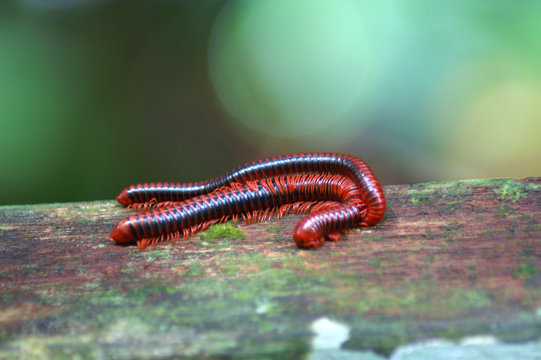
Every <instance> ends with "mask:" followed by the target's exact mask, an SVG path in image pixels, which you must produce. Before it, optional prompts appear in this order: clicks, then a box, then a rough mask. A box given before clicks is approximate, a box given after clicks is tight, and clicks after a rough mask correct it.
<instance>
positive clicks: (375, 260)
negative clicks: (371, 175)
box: [0, 178, 541, 359]
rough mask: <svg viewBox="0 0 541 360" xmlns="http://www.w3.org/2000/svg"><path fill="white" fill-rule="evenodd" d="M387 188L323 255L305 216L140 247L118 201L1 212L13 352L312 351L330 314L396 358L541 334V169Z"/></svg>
mask: <svg viewBox="0 0 541 360" xmlns="http://www.w3.org/2000/svg"><path fill="white" fill-rule="evenodd" d="M384 191H385V194H386V197H387V199H388V210H387V214H386V217H385V219H384V220H383V222H382V223H381V224H380V225H378V226H375V227H371V228H358V229H354V230H352V231H351V232H349V233H348V234H347V235H346V236H344V238H343V239H342V240H340V241H339V242H336V243H334V242H327V243H326V244H325V245H324V246H323V247H321V248H319V249H317V250H302V249H298V248H297V247H296V246H295V244H294V242H293V241H292V237H291V234H292V231H293V228H294V226H295V224H296V222H297V221H298V220H299V219H300V217H298V216H287V217H285V218H283V219H280V220H273V221H271V222H267V223H262V224H252V225H242V224H239V225H237V226H236V229H232V228H231V226H225V227H222V228H216V229H214V231H213V232H211V233H205V234H201V235H198V236H194V237H192V238H190V239H189V240H186V241H179V242H176V243H173V244H168V245H160V246H158V247H156V248H155V249H152V250H144V251H140V250H138V249H137V248H136V247H134V246H119V245H116V244H114V243H113V242H112V241H111V240H110V239H109V237H108V235H109V233H110V231H111V229H112V228H113V226H114V224H115V223H116V222H118V221H119V220H120V219H122V218H123V217H124V216H126V209H124V208H122V207H121V206H119V205H117V204H115V203H114V202H113V201H99V202H86V203H66V204H46V205H24V206H3V207H0V358H19V357H22V356H28V357H33V358H40V357H46V358H47V357H48V358H73V357H74V356H80V357H82V358H88V357H89V358H95V357H103V358H119V359H127V358H160V357H162V358H179V357H180V358H181V357H205V358H252V357H253V358H259V359H260V358H265V357H268V358H273V357H276V356H279V357H280V358H284V359H287V358H291V359H297V358H299V357H302V356H303V355H305V354H307V353H308V352H309V351H310V346H311V345H310V344H311V340H312V337H313V334H312V331H311V327H310V326H311V324H312V322H313V321H314V320H316V319H318V318H321V317H327V318H330V319H334V320H336V321H338V322H340V323H342V324H345V325H346V326H348V327H349V328H350V329H351V331H350V333H349V338H348V340H347V341H346V342H345V343H343V345H342V347H343V348H345V349H349V350H352V351H357V350H360V349H370V350H372V351H374V352H376V353H379V354H385V355H388V354H389V353H390V352H391V351H392V350H393V349H394V348H396V347H397V346H398V345H400V344H403V343H407V342H412V341H418V340H422V339H426V338H434V337H444V338H450V339H458V338H461V337H464V336H467V335H476V334H490V335H493V336H494V337H496V338H498V339H500V340H501V341H513V342H517V341H518V342H521V341H523V342H526V341H531V340H538V339H540V338H541V286H540V285H541V272H540V270H541V261H540V259H541V241H540V239H541V225H540V223H539V221H540V218H541V217H540V216H541V178H527V179H521V180H515V179H492V180H474V181H456V182H437V183H422V184H414V185H397V186H387V187H385V189H384ZM221 236H224V238H220V237H221Z"/></svg>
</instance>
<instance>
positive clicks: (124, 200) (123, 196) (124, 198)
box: [116, 189, 131, 206]
mask: <svg viewBox="0 0 541 360" xmlns="http://www.w3.org/2000/svg"><path fill="white" fill-rule="evenodd" d="M116 201H118V202H119V203H120V204H122V205H124V206H128V205H130V204H131V200H130V198H129V196H128V189H124V190H122V192H121V193H120V194H118V196H117V197H116Z"/></svg>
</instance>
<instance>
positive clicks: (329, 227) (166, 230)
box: [111, 174, 369, 248]
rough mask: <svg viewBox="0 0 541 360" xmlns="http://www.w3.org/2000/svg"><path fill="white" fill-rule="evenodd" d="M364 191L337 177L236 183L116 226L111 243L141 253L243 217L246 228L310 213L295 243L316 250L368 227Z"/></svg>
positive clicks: (300, 176) (301, 176)
mask: <svg viewBox="0 0 541 360" xmlns="http://www.w3.org/2000/svg"><path fill="white" fill-rule="evenodd" d="M362 193H363V189H361V188H359V187H358V186H357V184H356V183H355V182H354V181H353V180H352V179H351V178H350V177H346V176H342V175H336V174H298V175H289V176H277V177H268V178H264V179H259V180H255V181H246V182H244V183H233V184H231V186H225V187H220V188H218V189H216V190H214V191H212V192H210V193H208V194H203V195H199V196H195V197H192V198H189V199H186V200H184V201H181V202H177V203H174V204H171V205H169V206H166V207H159V208H156V209H152V210H147V211H143V212H139V213H135V214H132V215H130V216H128V217H127V218H125V219H124V220H122V221H121V222H120V223H118V224H117V225H116V227H115V228H114V230H113V232H112V233H111V237H112V238H113V239H114V240H115V241H116V242H118V243H129V242H134V241H137V245H138V246H139V248H145V247H147V246H149V245H150V246H153V245H156V244H157V243H160V242H163V241H170V240H174V239H176V238H179V237H181V236H184V237H187V236H189V235H191V234H192V233H194V232H197V231H201V230H202V229H204V228H205V227H207V226H208V225H210V224H213V223H216V222H220V221H225V220H227V219H229V218H231V217H236V216H238V215H242V216H243V217H244V218H245V219H246V220H247V222H251V221H259V220H263V219H266V218H268V217H269V216H271V215H272V214H273V213H276V214H277V215H278V216H281V215H283V214H285V213H290V212H293V213H308V212H312V213H311V215H309V216H307V217H306V218H304V219H303V220H302V221H301V222H300V223H299V224H298V225H297V226H296V228H295V231H294V235H293V237H294V239H295V242H296V243H297V245H299V246H300V247H304V248H309V247H318V246H319V245H321V244H322V243H323V241H324V239H325V238H328V239H331V240H338V238H339V234H340V231H343V230H345V229H346V228H348V227H351V226H355V225H366V216H367V212H368V209H369V208H368V206H367V204H365V203H364V201H363V200H362V199H361V197H362V196H361V195H362Z"/></svg>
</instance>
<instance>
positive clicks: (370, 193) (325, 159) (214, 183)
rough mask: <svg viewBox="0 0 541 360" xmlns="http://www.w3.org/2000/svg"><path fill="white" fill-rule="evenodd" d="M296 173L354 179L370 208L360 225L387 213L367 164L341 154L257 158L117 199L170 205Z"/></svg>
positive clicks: (147, 185)
mask: <svg viewBox="0 0 541 360" xmlns="http://www.w3.org/2000/svg"><path fill="white" fill-rule="evenodd" d="M295 173H331V174H341V175H345V176H348V177H350V178H352V179H353V180H354V181H355V183H356V184H357V186H358V187H359V189H360V190H361V194H360V198H361V199H362V201H363V202H364V203H366V205H367V207H368V209H367V213H366V216H365V218H364V219H363V221H362V224H361V225H376V224H377V223H379V222H380V221H381V219H383V216H384V215H385V206H386V203H385V196H384V195H383V190H382V188H381V186H380V184H379V182H378V180H377V179H376V177H375V176H374V174H373V172H372V170H371V169H370V168H369V167H368V165H367V164H366V163H365V162H364V161H362V160H361V159H359V158H356V157H354V156H351V155H345V154H339V153H299V154H289V155H281V156H275V157H271V158H267V159H263V160H259V161H254V162H251V163H248V164H246V165H243V166H240V167H238V168H237V169H235V170H233V171H230V172H228V173H226V174H224V175H222V176H219V177H217V178H214V179H211V180H207V181H201V182H190V183H167V182H163V183H162V182H159V183H144V184H139V185H133V186H130V187H128V188H126V189H124V190H123V191H122V192H121V193H120V194H119V195H118V196H117V197H116V200H117V201H118V202H119V203H121V204H122V205H128V206H134V207H136V208H138V207H144V206H145V205H148V204H153V203H165V205H169V204H171V202H179V201H183V200H186V199H189V198H192V197H194V196H200V195H203V194H208V193H211V192H212V191H214V190H216V189H218V188H221V187H224V186H230V185H231V184H233V183H246V182H248V181H254V180H257V179H263V178H269V177H272V176H278V175H286V174H295Z"/></svg>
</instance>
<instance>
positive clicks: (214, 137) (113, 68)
mask: <svg viewBox="0 0 541 360" xmlns="http://www.w3.org/2000/svg"><path fill="white" fill-rule="evenodd" d="M540 19H541V2H540V1H537V0H531V1H527V0H523V1H520V2H511V1H507V0H476V1H471V0H459V1H436V0H435V1H421V0H406V1H385V0H373V1H370V0H367V1H363V0H328V1H323V0H306V1H297V0H258V1H251V0H248V1H240V0H235V1H225V0H220V1H217V0H215V1H113V0H19V1H15V0H11V1H2V2H0V204H15V203H37V202H57V201H78V200H93V199H113V198H114V197H115V196H116V195H117V193H118V192H120V190H122V189H123V188H124V187H126V186H128V185H131V184H133V183H138V182H145V181H196V180H203V179H206V178H210V177H214V176H217V175H219V174H221V173H223V172H225V171H228V170H230V169H232V168H234V167H236V166H238V165H240V164H243V163H245V162H248V161H252V160H256V159H259V158H262V157H267V156H272V155H277V154H282V153H288V152H301V151H337V152H345V153H350V154H352V155H356V156H359V157H361V158H363V159H364V160H366V161H367V162H368V163H369V164H370V166H371V167H372V168H373V170H374V171H375V173H376V175H377V176H378V178H379V179H380V181H381V182H382V184H397V183H409V182H417V181H429V180H445V179H467V178H484V177H524V176H539V175H540V174H541V161H540V159H541V145H540V144H541V141H540V140H539V138H540V137H541V136H540V135H541V40H540V39H541V20H540Z"/></svg>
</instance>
